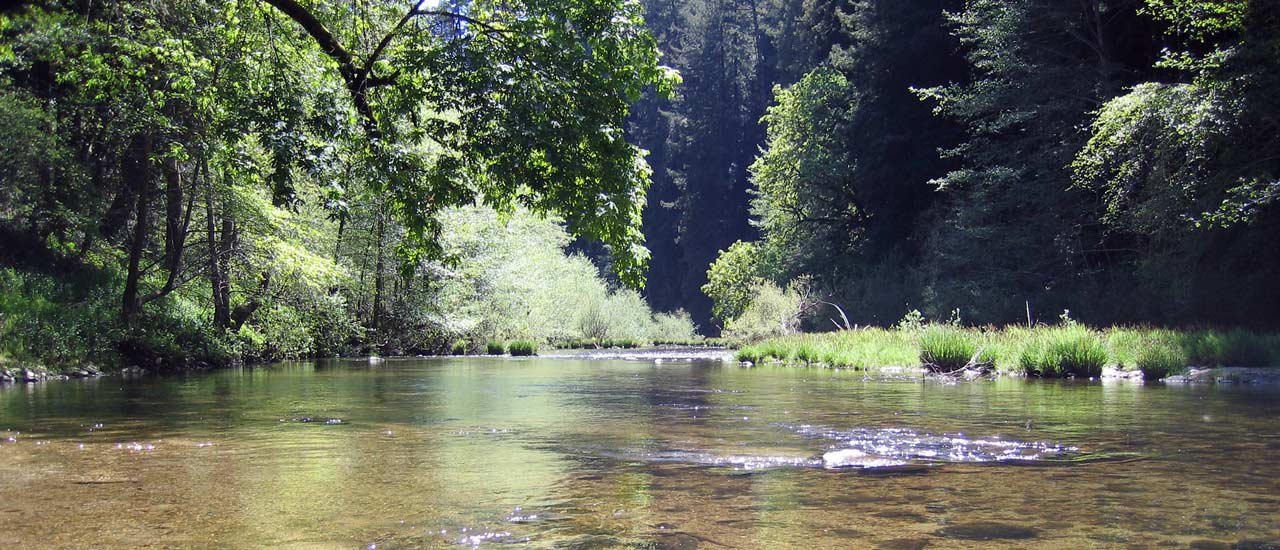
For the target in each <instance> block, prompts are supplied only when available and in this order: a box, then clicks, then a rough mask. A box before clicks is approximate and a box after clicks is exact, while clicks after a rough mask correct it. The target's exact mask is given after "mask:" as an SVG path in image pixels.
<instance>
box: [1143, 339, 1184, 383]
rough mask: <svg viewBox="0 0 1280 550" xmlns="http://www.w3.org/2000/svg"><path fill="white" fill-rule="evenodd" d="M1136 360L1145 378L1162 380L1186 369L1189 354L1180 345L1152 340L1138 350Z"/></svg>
mask: <svg viewBox="0 0 1280 550" xmlns="http://www.w3.org/2000/svg"><path fill="white" fill-rule="evenodd" d="M1134 362H1135V364H1136V366H1137V368H1138V370H1140V371H1142V378H1143V379H1144V380H1160V379H1162V378H1168V377H1170V376H1173V375H1175V374H1180V373H1182V372H1183V371H1184V370H1186V368H1187V354H1186V353H1185V352H1183V351H1182V348H1181V347H1178V346H1170V345H1167V344H1163V343H1160V342H1150V343H1149V345H1147V346H1146V347H1143V348H1141V349H1139V350H1138V352H1137V355H1136V356H1135V358H1134Z"/></svg>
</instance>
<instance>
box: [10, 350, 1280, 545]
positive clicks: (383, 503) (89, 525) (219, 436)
mask: <svg viewBox="0 0 1280 550" xmlns="http://www.w3.org/2000/svg"><path fill="white" fill-rule="evenodd" d="M842 451H843V452H844V454H843V455H839V454H838V453H840V452H842ZM853 451H856V452H853ZM828 453H837V455H830V454H828ZM824 454H827V455H828V457H829V458H831V457H833V456H834V457H837V458H838V457H839V456H844V457H846V458H848V457H851V456H852V457H863V458H866V459H874V460H872V461H869V462H868V461H866V460H853V461H852V462H851V463H849V464H841V463H833V462H832V461H830V460H827V461H824V460H823V456H824ZM1278 459H1280V391H1278V390H1277V389H1276V388H1271V389H1267V388H1245V387H1164V386H1145V387H1144V386H1141V385H1138V384H1133V383H1121V382H1117V383H1065V382H1037V381H1022V380H1000V381H997V382H978V383H965V384H955V385H946V384H938V383H932V382H922V381H920V380H867V379H864V374H862V373H857V372H850V371H831V370H817V369H791V368H781V367H778V368H774V367H763V368H753V369H743V368H739V367H737V366H735V365H732V364H729V363H718V362H700V361H687V360H686V361H678V362H672V361H666V362H661V363H655V362H653V361H622V360H583V359H575V358H555V359H551V358H544V359H531V360H509V359H508V360H502V359H483V358H481V359H414V360H395V359H392V360H388V361H387V362H385V363H383V364H380V365H374V366H371V365H369V364H368V363H367V362H366V363H360V362H321V363H294V364H285V365H276V366H270V367H260V368H246V369H240V370H226V371H219V372H212V373H201V374H189V375H183V376H174V377H148V378H140V379H136V380H127V379H122V378H102V379H98V380H89V381H71V382H60V383H43V384H36V385H30V386H25V385H24V386H9V387H5V388H0V525H2V526H3V527H0V547H4V548H9V547H14V548H17V547H35V548H46V547H56V548H75V547H89V546H93V547H100V548H136V547H141V546H153V547H195V548H201V547H203V548H223V547H271V548H370V547H371V546H374V547H376V548H379V549H389V548H467V547H479V548H506V547H509V546H512V545H515V546H516V547H530V548H566V549H569V548H576V549H600V548H632V549H692V548H703V549H716V548H762V549H765V548H767V549H774V548H781V549H790V548H795V549H813V548H877V547H879V548H900V549H901V548H922V547H929V548H990V547H1010V548H1166V547H1169V548H1187V547H1188V546H1191V545H1193V544H1194V545H1198V546H1200V547H1212V546H1211V545H1212V543H1213V542H1218V543H1226V544H1229V545H1238V544H1241V543H1243V544H1244V545H1243V546H1241V547H1249V548H1267V547H1269V546H1267V544H1275V543H1278V542H1280V460H1278ZM840 465H846V466H851V467H846V468H834V466H840ZM863 465H875V466H886V467H883V468H861V467H859V466H863ZM1206 545H1209V546H1206Z"/></svg>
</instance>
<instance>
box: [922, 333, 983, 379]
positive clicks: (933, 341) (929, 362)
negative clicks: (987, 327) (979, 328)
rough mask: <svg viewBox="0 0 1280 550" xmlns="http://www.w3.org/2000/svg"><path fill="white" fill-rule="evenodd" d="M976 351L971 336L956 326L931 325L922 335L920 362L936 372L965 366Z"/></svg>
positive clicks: (949, 370) (951, 370)
mask: <svg viewBox="0 0 1280 550" xmlns="http://www.w3.org/2000/svg"><path fill="white" fill-rule="evenodd" d="M976 351H977V346H976V345H975V344H974V342H973V340H972V339H971V338H970V336H969V335H968V334H966V333H965V331H964V330H961V329H958V328H955V327H950V326H931V327H929V328H927V329H925V330H924V332H923V333H922V334H921V335H920V362H921V363H923V364H924V366H925V367H927V368H928V369H929V370H932V371H935V372H953V371H957V370H960V369H962V368H964V367H965V365H968V364H969V361H970V360H971V359H973V355H974V353H975V352H976Z"/></svg>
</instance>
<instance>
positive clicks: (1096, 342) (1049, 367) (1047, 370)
mask: <svg viewBox="0 0 1280 550" xmlns="http://www.w3.org/2000/svg"><path fill="white" fill-rule="evenodd" d="M1033 332H1034V331H1033ZM1107 359H1108V355H1107V348H1106V346H1104V345H1103V344H1102V339H1101V338H1100V337H1099V335H1098V333H1096V332H1094V331H1093V330H1091V329H1088V328H1085V327H1082V326H1079V325H1069V326H1062V327H1054V328H1049V329H1042V332H1040V333H1039V334H1033V335H1032V337H1031V339H1030V340H1029V341H1028V342H1027V344H1026V346H1025V347H1024V348H1023V350H1022V353H1021V355H1020V356H1019V359H1018V362H1019V364H1020V365H1021V366H1022V370H1023V372H1024V373H1026V374H1027V375H1028V376H1039V377H1042V378H1060V377H1067V376H1075V377H1080V378H1094V377H1097V376H1101V375H1102V367H1104V366H1106V364H1107Z"/></svg>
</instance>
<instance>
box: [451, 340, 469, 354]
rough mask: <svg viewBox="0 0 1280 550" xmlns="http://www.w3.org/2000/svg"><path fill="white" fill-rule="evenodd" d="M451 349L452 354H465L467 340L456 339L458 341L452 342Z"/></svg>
mask: <svg viewBox="0 0 1280 550" xmlns="http://www.w3.org/2000/svg"><path fill="white" fill-rule="evenodd" d="M451 351H452V353H453V354H454V355H466V354H467V342H466V340H458V341H456V342H454V343H453V348H452V350H451Z"/></svg>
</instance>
